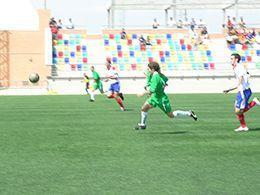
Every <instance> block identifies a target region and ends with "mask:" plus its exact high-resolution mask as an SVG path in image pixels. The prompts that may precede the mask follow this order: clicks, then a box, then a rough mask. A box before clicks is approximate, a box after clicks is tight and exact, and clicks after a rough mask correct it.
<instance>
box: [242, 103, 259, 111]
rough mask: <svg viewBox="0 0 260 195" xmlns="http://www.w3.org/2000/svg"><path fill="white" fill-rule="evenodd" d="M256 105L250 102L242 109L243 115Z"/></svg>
mask: <svg viewBox="0 0 260 195" xmlns="http://www.w3.org/2000/svg"><path fill="white" fill-rule="evenodd" d="M255 105H256V103H255V102H254V101H252V102H250V103H249V104H248V107H247V108H245V109H244V113H245V112H247V111H248V110H250V109H251V108H253V107H254V106H255Z"/></svg>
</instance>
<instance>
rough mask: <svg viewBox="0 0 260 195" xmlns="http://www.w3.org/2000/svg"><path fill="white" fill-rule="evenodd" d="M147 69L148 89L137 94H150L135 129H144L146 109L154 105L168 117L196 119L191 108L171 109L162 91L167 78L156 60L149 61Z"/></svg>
mask: <svg viewBox="0 0 260 195" xmlns="http://www.w3.org/2000/svg"><path fill="white" fill-rule="evenodd" d="M148 71H149V72H150V74H147V86H148V87H149V89H148V90H147V91H146V92H144V93H142V94H140V95H139V96H143V95H145V94H147V93H148V94H150V98H149V99H148V100H147V101H146V102H145V103H144V105H143V106H142V109H141V122H140V123H138V124H137V126H136V127H135V129H136V130H138V129H146V119H147V115H148V111H149V110H150V109H151V108H154V107H156V106H158V107H159V108H160V109H161V110H162V111H163V112H164V113H165V114H167V116H168V117H170V118H175V117H176V118H177V117H192V118H193V119H194V120H195V121H196V120H197V116H196V115H195V113H194V112H193V111H192V110H189V111H182V110H176V111H172V108H171V104H170V100H169V98H168V96H167V95H166V94H165V92H164V88H165V87H166V86H167V81H168V78H167V77H166V76H165V75H163V74H162V73H161V71H160V65H159V64H158V63H157V62H151V63H149V64H148ZM148 87H147V88H148Z"/></svg>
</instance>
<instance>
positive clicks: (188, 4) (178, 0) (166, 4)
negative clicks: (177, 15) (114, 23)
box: [109, 0, 260, 10]
mask: <svg viewBox="0 0 260 195" xmlns="http://www.w3.org/2000/svg"><path fill="white" fill-rule="evenodd" d="M235 7H236V9H260V1H259V0H218V1H216V0H200V1H197V0H161V1H157V0H142V1H138V0H112V1H111V6H110V8H109V9H113V10H164V9H175V10H185V9H186V10H194V9H230V8H235Z"/></svg>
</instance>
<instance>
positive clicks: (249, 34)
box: [246, 28, 256, 40]
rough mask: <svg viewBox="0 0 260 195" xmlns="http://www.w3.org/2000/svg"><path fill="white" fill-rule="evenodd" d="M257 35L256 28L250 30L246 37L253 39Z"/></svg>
mask: <svg viewBox="0 0 260 195" xmlns="http://www.w3.org/2000/svg"><path fill="white" fill-rule="evenodd" d="M255 37H256V33H255V29H254V28H253V29H251V30H249V32H248V34H247V35H246V38H247V39H249V40H252V39H254V38H255Z"/></svg>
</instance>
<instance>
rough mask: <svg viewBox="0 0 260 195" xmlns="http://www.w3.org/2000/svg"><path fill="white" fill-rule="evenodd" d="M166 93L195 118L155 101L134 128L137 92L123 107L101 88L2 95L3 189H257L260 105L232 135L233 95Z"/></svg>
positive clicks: (128, 191)
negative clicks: (85, 92) (174, 115)
mask: <svg viewBox="0 0 260 195" xmlns="http://www.w3.org/2000/svg"><path fill="white" fill-rule="evenodd" d="M255 95H258V97H260V94H255ZM170 98H171V103H172V106H173V109H174V110H175V109H190V108H192V109H194V110H195V111H196V114H197V115H198V121H197V122H194V121H193V120H192V119H190V118H188V119H187V118H186V119H170V118H167V116H166V115H164V114H163V113H162V111H161V110H159V109H158V108H156V109H153V110H151V112H150V113H149V116H148V126H147V129H146V130H139V131H136V130H133V127H134V126H135V124H136V123H137V122H138V121H139V120H140V107H141V106H142V104H143V102H144V101H145V97H143V98H137V97H136V96H134V95H128V96H126V100H125V105H126V108H127V111H126V112H121V111H120V110H119V108H118V106H117V104H116V102H115V101H114V100H108V99H106V98H105V97H103V96H97V101H96V102H95V103H91V102H88V99H89V98H88V96H21V97H16V96H1V97H0V108H1V110H0V116H1V119H0V149H1V154H0V175H1V176H0V194H207V195H208V194H250V195H252V194H259V193H260V185H259V181H260V154H259V151H260V141H259V140H260V107H254V108H253V109H252V110H250V111H249V112H248V113H246V121H247V124H248V127H249V128H250V131H249V132H242V133H235V132H234V131H233V129H235V128H236V127H238V126H239V123H238V121H237V119H236V117H235V115H234V114H233V101H234V98H235V94H229V95H222V94H187V95H171V96H170Z"/></svg>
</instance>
